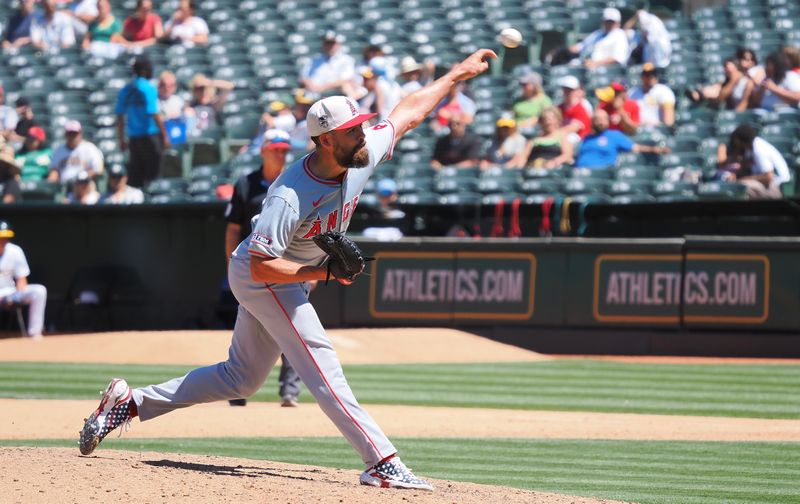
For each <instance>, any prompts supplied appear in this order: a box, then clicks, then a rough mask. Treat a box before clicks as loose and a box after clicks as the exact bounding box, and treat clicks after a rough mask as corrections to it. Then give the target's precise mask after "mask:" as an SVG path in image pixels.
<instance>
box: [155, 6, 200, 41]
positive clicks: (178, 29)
mask: <svg viewBox="0 0 800 504" xmlns="http://www.w3.org/2000/svg"><path fill="white" fill-rule="evenodd" d="M194 13H195V4H194V2H192V1H191V0H181V3H180V4H179V5H178V10H176V11H175V14H173V15H172V17H171V18H170V19H169V21H167V23H166V24H165V25H164V38H166V39H168V40H171V41H174V42H180V43H182V44H183V45H184V46H186V47H194V46H195V45H206V44H208V25H207V24H206V22H205V21H203V19H202V18H199V17H197V16H195V15H194Z"/></svg>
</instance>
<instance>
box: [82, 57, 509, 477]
mask: <svg viewBox="0 0 800 504" xmlns="http://www.w3.org/2000/svg"><path fill="white" fill-rule="evenodd" d="M494 57H495V54H494V53H493V52H492V51H490V50H486V49H482V50H479V51H477V52H476V53H474V54H472V55H471V56H470V57H468V58H467V59H465V60H464V61H462V62H461V63H458V64H456V65H455V66H454V67H453V68H452V69H451V70H450V71H449V72H448V73H447V74H446V75H444V76H443V77H441V78H440V79H438V80H436V81H435V82H433V83H432V84H430V85H429V86H427V87H425V88H423V89H420V90H419V91H417V92H415V93H412V94H410V95H409V96H407V97H406V98H404V99H403V100H402V101H401V102H400V103H399V104H398V105H397V107H396V108H395V110H394V111H393V112H392V114H391V115H390V116H389V118H388V119H387V120H385V121H382V122H380V123H378V124H376V125H375V126H373V127H371V128H369V129H366V130H365V129H364V128H363V126H362V124H363V123H364V121H367V120H368V119H370V118H371V117H372V116H374V114H359V113H358V106H357V104H356V103H355V102H354V101H353V100H351V99H349V98H345V97H343V96H333V97H329V98H325V99H323V100H320V101H318V102H317V103H315V104H314V105H313V106H312V107H311V109H310V110H309V112H308V130H309V134H310V135H311V137H312V140H313V141H314V144H315V145H316V148H315V150H314V151H312V152H311V153H310V154H308V155H306V156H304V157H303V158H301V159H299V160H298V161H296V162H294V163H293V164H292V165H291V166H289V167H288V168H287V169H286V170H285V171H284V172H283V174H281V176H280V177H278V179H277V180H276V181H275V182H274V183H273V184H272V185H271V186H270V189H269V192H268V193H267V197H266V199H265V201H264V208H263V210H262V212H261V215H260V217H259V219H258V222H257V223H256V224H255V226H254V230H253V232H252V233H251V234H250V236H249V237H248V239H246V240H244V241H243V242H242V243H241V244H239V246H238V248H237V249H236V250H235V251H234V253H233V255H232V257H231V261H230V265H229V268H228V278H229V280H230V285H231V290H232V291H233V294H234V295H235V296H236V299H237V300H238V301H239V313H238V317H237V319H236V326H235V328H234V331H233V341H232V342H231V347H230V350H229V354H228V360H226V361H224V362H220V363H218V364H215V365H213V366H208V367H204V368H199V369H195V370H193V371H190V372H189V373H188V374H187V375H186V376H183V377H181V378H175V379H173V380H170V381H168V382H165V383H162V384H160V385H151V386H148V387H144V388H140V389H135V390H131V389H130V388H129V387H128V385H127V383H125V381H124V380H122V379H114V380H112V382H111V383H110V384H109V386H108V388H107V389H106V391H105V393H104V394H103V398H102V400H101V402H100V406H99V407H98V408H97V409H96V410H95V411H94V412H93V413H92V414H91V415H90V417H89V418H88V419H87V420H86V421H85V424H84V427H83V431H82V432H81V437H80V443H79V444H80V449H81V453H83V454H85V455H86V454H89V453H91V452H92V451H93V450H94V448H95V447H96V446H97V444H98V443H99V442H100V441H101V440H102V439H103V438H104V437H105V436H106V435H107V434H108V433H109V432H111V431H112V430H113V429H115V428H117V427H118V426H120V425H121V424H123V423H125V422H129V421H130V420H131V419H132V418H133V417H135V416H137V415H138V416H139V418H140V419H141V420H142V421H144V420H149V419H151V418H154V417H157V416H159V415H163V414H164V413H168V412H170V411H172V410H174V409H177V408H184V407H187V406H191V405H193V404H199V403H206V402H211V401H220V400H227V399H230V398H237V397H248V396H250V395H252V394H254V393H255V392H256V391H257V390H258V389H259V388H260V387H261V385H262V384H263V383H264V380H266V378H267V375H268V374H269V372H270V370H271V369H272V367H273V366H274V364H275V362H276V361H277V359H278V357H279V356H280V355H281V352H283V353H284V354H285V355H286V357H287V358H288V359H289V360H290V361H291V362H292V363H293V364H294V367H295V369H296V370H297V373H298V374H299V375H300V378H301V379H302V380H303V383H305V385H306V387H307V388H308V390H309V391H310V392H311V393H312V394H313V395H314V397H315V398H316V400H317V402H318V403H319V405H320V407H321V408H322V410H323V411H324V412H325V414H327V415H328V417H329V418H330V419H331V420H332V421H333V423H334V424H336V426H337V428H338V429H339V430H340V431H341V433H342V434H343V435H344V436H345V438H347V440H348V441H349V442H350V444H351V445H352V446H353V448H354V449H355V450H356V451H357V452H358V453H359V454H360V455H361V458H362V460H363V461H364V463H365V464H366V466H367V470H366V471H364V472H363V473H362V475H361V483H362V484H364V485H373V486H379V487H401V488H417V489H424V490H432V489H433V487H432V486H431V485H430V484H428V483H427V482H426V481H425V480H422V479H420V478H417V477H416V476H414V475H413V474H412V473H411V471H410V470H408V468H406V467H405V465H404V464H403V463H402V462H401V461H400V458H399V457H397V450H396V449H395V447H394V446H393V445H392V443H391V442H390V441H389V439H388V438H387V437H386V435H385V434H384V433H383V431H382V430H381V429H380V427H379V426H378V425H377V424H376V423H375V421H374V420H373V419H372V417H370V416H369V414H368V413H367V412H366V411H365V410H364V409H363V408H362V407H361V405H359V403H358V401H356V398H355V397H354V396H353V392H352V391H351V390H350V387H349V385H348V384H347V380H346V379H345V377H344V374H343V373H342V367H341V364H340V363H339V359H338V357H337V355H336V351H335V350H334V348H333V345H332V344H331V342H330V340H329V339H328V337H327V335H326V334H325V330H324V329H323V327H322V324H321V323H320V321H319V318H318V317H317V314H316V312H315V311H314V308H313V307H312V306H311V304H310V303H309V302H308V290H309V289H308V283H309V282H310V281H313V280H325V279H326V277H327V268H326V267H325V266H324V263H325V260H326V258H327V257H326V255H325V254H324V253H323V252H322V250H320V249H319V248H317V246H316V245H315V244H314V242H313V240H312V238H313V237H314V236H315V235H317V234H319V233H323V232H325V231H326V230H330V229H335V230H338V231H342V232H344V231H345V230H346V229H347V226H348V224H349V223H350V218H351V216H352V215H353V211H354V210H355V207H356V206H357V205H358V198H359V195H360V194H361V191H362V190H363V189H364V185H365V184H366V182H367V179H368V178H369V176H370V174H371V173H372V172H373V170H374V169H375V166H376V165H378V164H379V163H381V162H382V161H384V160H387V159H389V158H390V157H391V155H392V148H393V146H394V144H395V142H396V141H397V139H399V138H400V137H402V136H403V135H404V134H405V133H406V132H407V131H409V130H410V129H412V128H414V127H416V126H417V125H419V124H420V123H421V122H422V121H423V120H424V119H425V118H426V117H427V116H428V115H429V114H430V113H431V111H433V109H434V107H435V106H436V105H437V104H438V103H439V102H441V101H442V99H444V97H445V96H447V94H448V93H449V92H450V90H451V89H452V88H453V87H454V86H455V85H456V83H458V82H459V81H463V80H466V79H470V78H472V77H474V76H476V75H478V74H480V73H482V72H483V71H485V70H486V69H487V68H488V62H487V61H486V60H487V59H488V58H494ZM339 282H341V283H343V284H348V283H351V282H349V281H346V280H339Z"/></svg>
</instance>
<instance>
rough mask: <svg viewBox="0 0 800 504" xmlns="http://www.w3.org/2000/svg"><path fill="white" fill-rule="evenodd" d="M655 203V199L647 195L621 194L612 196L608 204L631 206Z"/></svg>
mask: <svg viewBox="0 0 800 504" xmlns="http://www.w3.org/2000/svg"><path fill="white" fill-rule="evenodd" d="M655 201H656V198H654V197H653V196H650V195H649V194H622V195H619V196H613V197H612V198H611V201H610V202H611V203H613V204H615V205H632V204H637V203H653V202H655Z"/></svg>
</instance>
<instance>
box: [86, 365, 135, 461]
mask: <svg viewBox="0 0 800 504" xmlns="http://www.w3.org/2000/svg"><path fill="white" fill-rule="evenodd" d="M132 397H133V394H132V392H131V388H130V387H129V386H128V383H127V382H126V381H125V380H123V379H121V378H114V379H113V380H111V383H109V384H108V388H106V391H105V392H104V393H103V398H102V399H101V400H100V405H99V406H98V407H97V409H96V410H94V411H93V412H92V414H91V415H89V418H86V419H84V422H85V423H84V424H83V430H81V438H80V441H79V442H78V444H79V445H80V449H81V453H82V454H83V455H89V454H90V453H92V452H93V451H94V449H95V448H97V445H98V444H100V441H102V440H103V438H104V437H106V435H108V433H109V432H111V431H113V430H114V429H116V428H117V427H119V426H120V425H122V424H128V425H130V421H131V412H130V407H131V400H132ZM120 434H122V433H121V432H120Z"/></svg>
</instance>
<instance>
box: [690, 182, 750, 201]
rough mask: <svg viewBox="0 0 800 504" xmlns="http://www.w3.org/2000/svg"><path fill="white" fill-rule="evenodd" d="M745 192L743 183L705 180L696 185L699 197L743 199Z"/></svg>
mask: <svg viewBox="0 0 800 504" xmlns="http://www.w3.org/2000/svg"><path fill="white" fill-rule="evenodd" d="M746 192H747V188H746V187H745V186H744V185H742V184H737V183H728V182H706V183H704V184H700V185H699V186H698V187H697V196H698V197H699V198H701V199H744V198H745V195H746Z"/></svg>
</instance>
